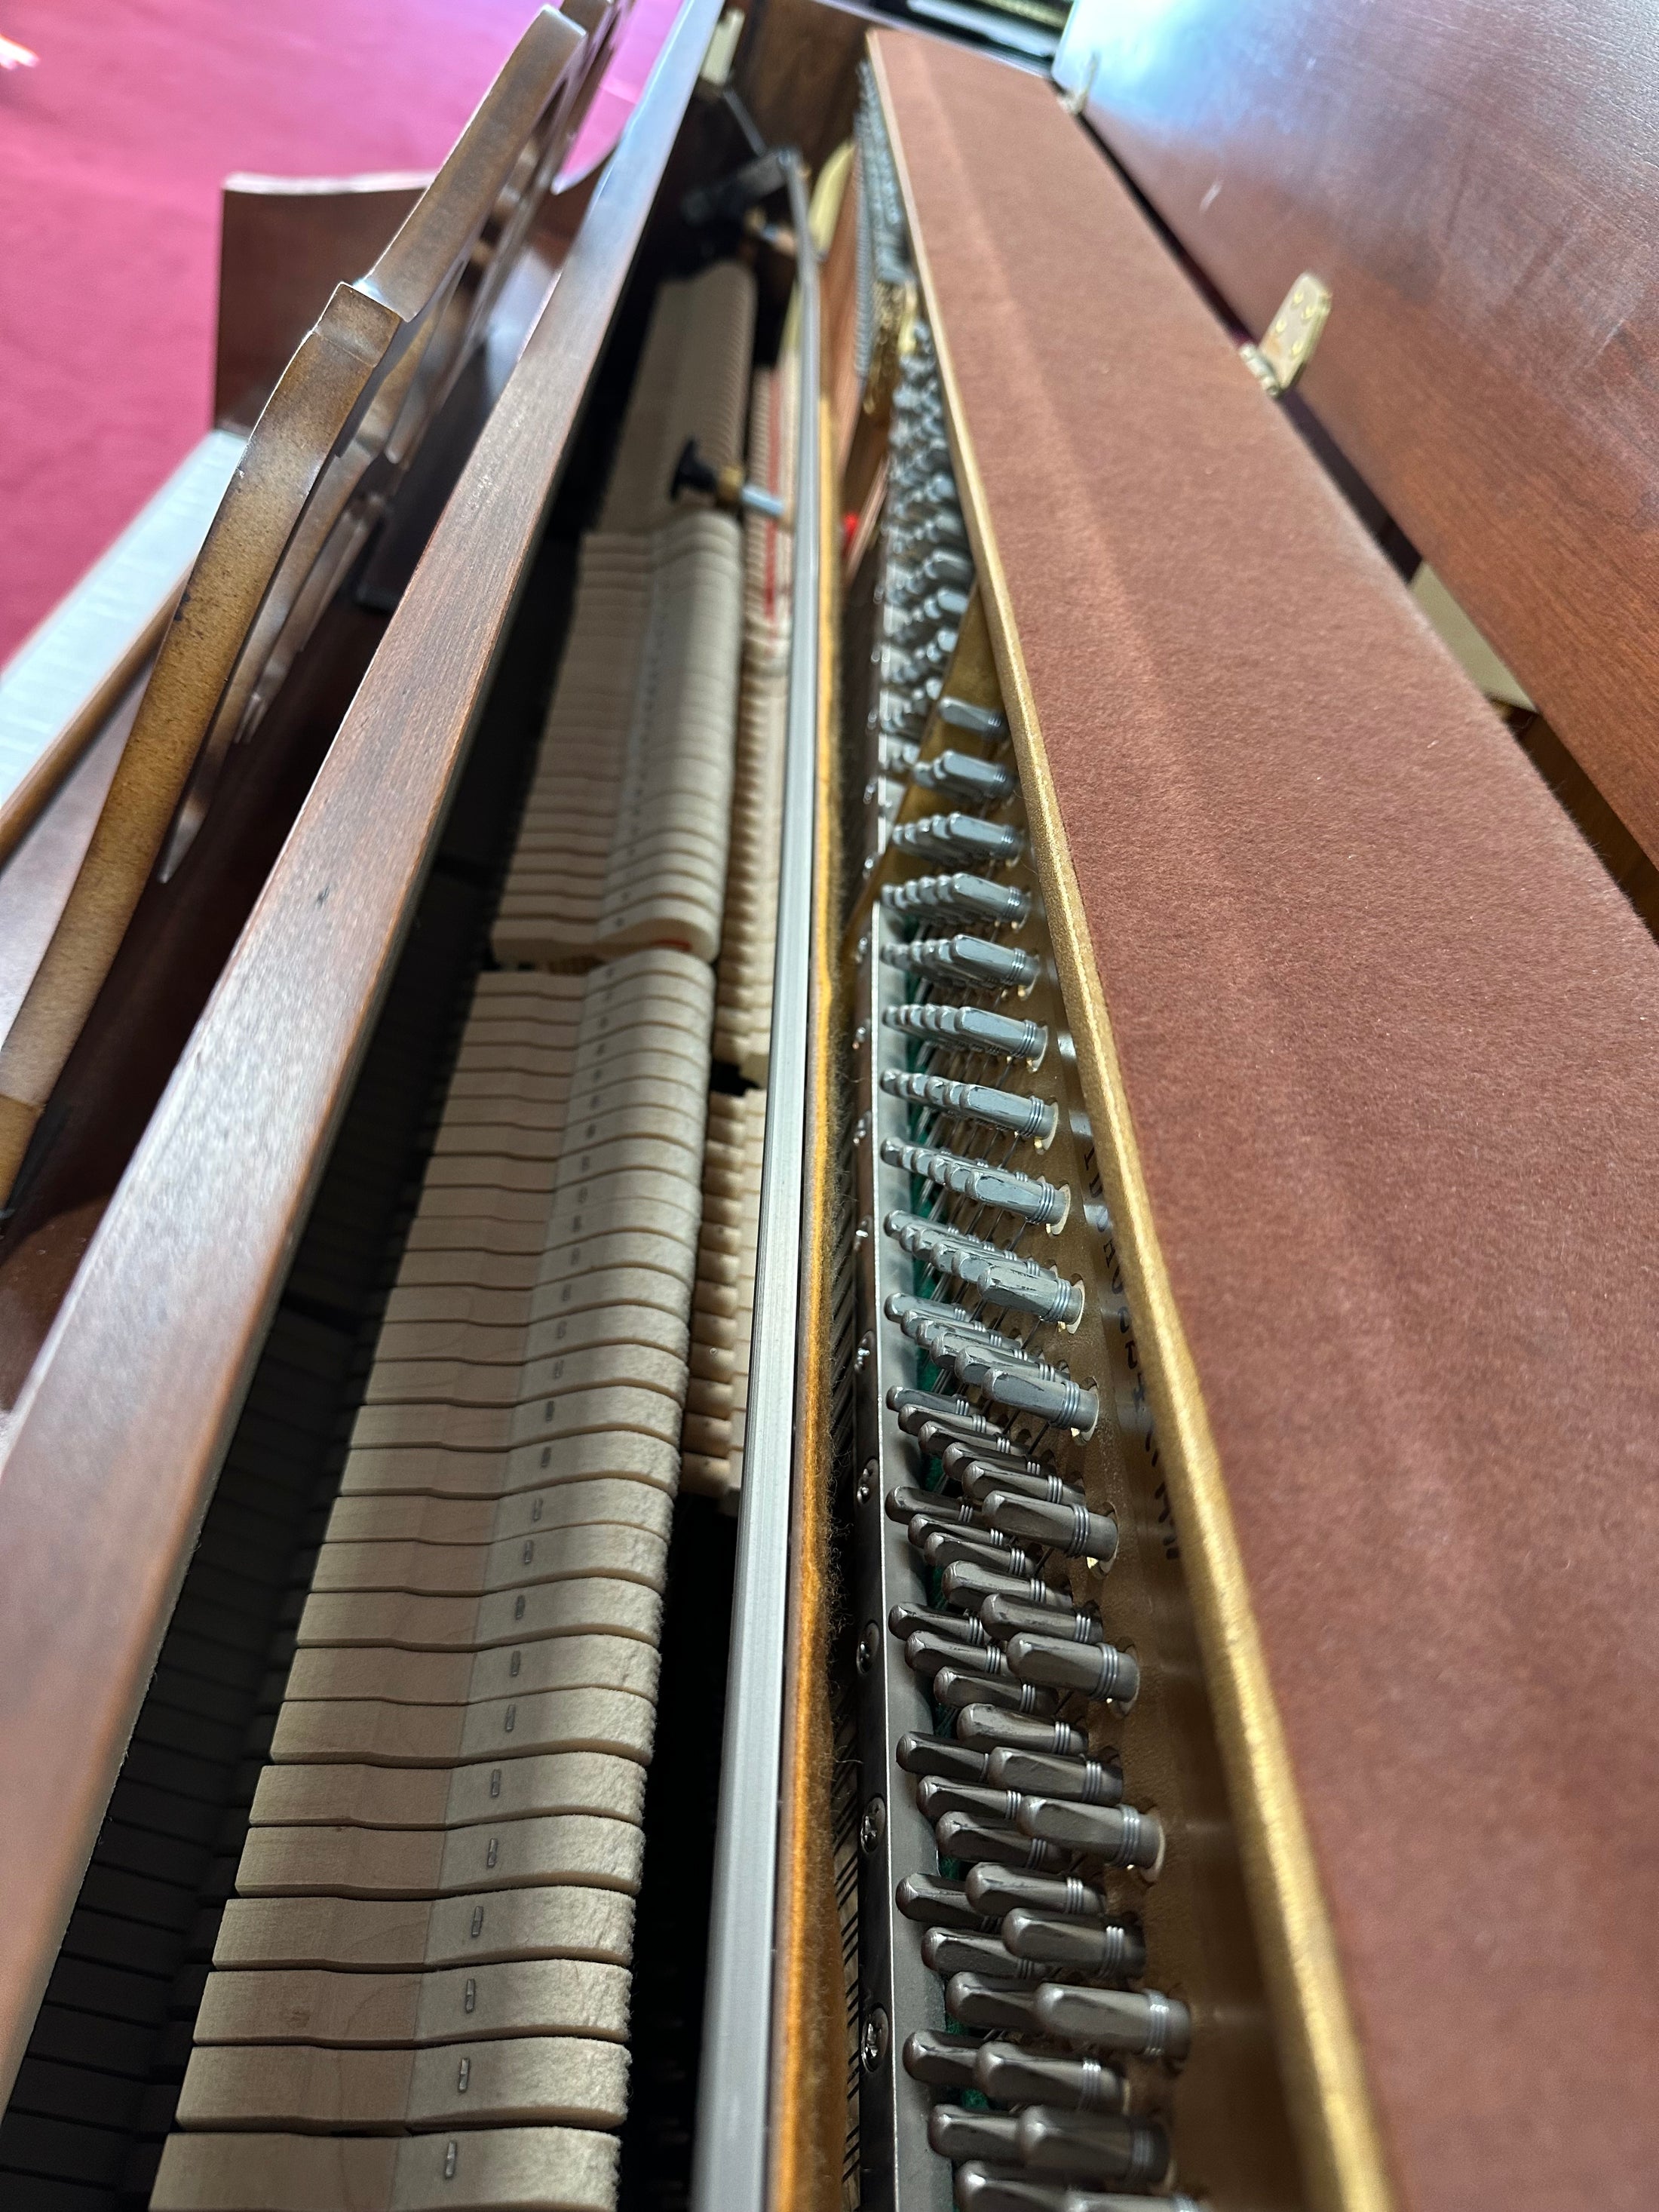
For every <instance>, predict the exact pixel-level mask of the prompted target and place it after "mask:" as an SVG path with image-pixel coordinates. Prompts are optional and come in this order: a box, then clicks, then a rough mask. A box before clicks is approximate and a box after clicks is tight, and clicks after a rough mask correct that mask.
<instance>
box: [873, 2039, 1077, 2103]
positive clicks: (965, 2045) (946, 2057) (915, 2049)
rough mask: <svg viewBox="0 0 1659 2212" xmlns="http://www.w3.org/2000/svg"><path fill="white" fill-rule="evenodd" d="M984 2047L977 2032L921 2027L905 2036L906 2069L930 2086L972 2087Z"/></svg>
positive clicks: (911, 2076) (913, 2076)
mask: <svg viewBox="0 0 1659 2212" xmlns="http://www.w3.org/2000/svg"><path fill="white" fill-rule="evenodd" d="M984 2047H985V2046H984V2045H983V2044H982V2043H981V2041H980V2039H979V2038H978V2036H976V2035H945V2034H944V2033H941V2032H940V2031H939V2029H937V2028H927V2027H922V2028H918V2029H917V2030H916V2032H915V2034H914V2035H908V2036H906V2038H905V2039H904V2070H905V2072H906V2073H907V2074H908V2075H909V2076H910V2078H911V2080H912V2081H925V2082H926V2083H927V2087H929V2088H930V2089H971V2088H973V2087H975V2084H976V2081H977V2076H976V2075H975V2071H974V2069H975V2064H976V2063H977V2061H978V2057H979V2054H980V2052H981V2051H982V2050H983V2049H984ZM1073 2063H1079V2064H1083V2065H1088V2064H1091V2063H1094V2062H1092V2061H1090V2060H1087V2059H1084V2060H1080V2061H1074V2062H1073ZM1100 2070H1101V2071H1102V2072H1104V2070H1105V2069H1103V2068H1102V2069H1100Z"/></svg>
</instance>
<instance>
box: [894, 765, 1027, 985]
mask: <svg viewBox="0 0 1659 2212" xmlns="http://www.w3.org/2000/svg"><path fill="white" fill-rule="evenodd" d="M924 765H926V763H924ZM881 957H882V958H883V959H884V961H885V962H886V963H887V965H888V966H889V967H890V968H896V969H900V970H901V971H902V973H903V974H905V975H926V976H927V977H928V978H929V979H930V981H936V982H944V983H965V984H967V985H969V986H970V987H973V988H974V989H975V990H981V991H1017V992H1020V993H1024V992H1026V991H1029V990H1030V988H1031V987H1032V985H1033V984H1034V983H1036V981H1037V978H1038V977H1039V976H1040V975H1042V962H1041V961H1040V960H1039V959H1038V958H1037V957H1036V953H1034V952H1023V951H1021V950H1020V948H1019V947H1018V945H994V944H993V943H992V941H991V939H989V938H987V937H967V936H963V935H962V934H960V933H958V934H957V935H956V936H954V937H917V938H913V939H911V940H910V942H909V943H908V944H907V945H883V947H882V948H881Z"/></svg>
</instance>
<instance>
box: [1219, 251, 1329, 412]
mask: <svg viewBox="0 0 1659 2212" xmlns="http://www.w3.org/2000/svg"><path fill="white" fill-rule="evenodd" d="M1330 312H1331V295H1330V288H1329V286H1328V285H1326V284H1323V283H1321V282H1320V280H1319V278H1318V277H1317V276H1314V275H1313V273H1312V272H1311V270H1305V269H1304V270H1303V272H1302V274H1301V276H1298V277H1297V280H1296V282H1295V283H1294V284H1292V285H1291V289H1290V290H1289V291H1288V292H1287V293H1286V294H1285V299H1284V303H1283V304H1282V306H1281V307H1280V308H1279V313H1277V314H1276V315H1275V316H1274V317H1273V320H1272V322H1271V323H1269V324H1268V325H1267V332H1266V335H1265V336H1264V337H1263V338H1262V341H1261V344H1260V345H1253V344H1252V343H1250V341H1249V338H1246V339H1245V341H1244V343H1243V345H1242V346H1240V348H1239V349H1238V351H1239V356H1240V358H1241V359H1242V360H1243V363H1244V366H1245V367H1246V368H1248V369H1249V371H1250V374H1252V375H1253V376H1254V377H1255V380H1256V382H1257V383H1258V384H1259V385H1260V386H1261V389H1262V390H1263V391H1264V392H1266V393H1267V397H1268V398H1269V399H1277V398H1279V396H1280V395H1281V393H1284V392H1288V391H1289V390H1290V388H1291V386H1292V385H1293V384H1294V383H1295V382H1296V380H1297V377H1298V376H1300V375H1301V374H1302V372H1303V370H1304V368H1306V367H1307V366H1308V363H1309V362H1310V361H1311V360H1312V359H1313V354H1314V348H1315V347H1316V345H1317V344H1318V343H1319V333H1320V332H1321V331H1322V330H1323V329H1324V327H1325V324H1326V320H1327V318H1328V316H1329V314H1330Z"/></svg>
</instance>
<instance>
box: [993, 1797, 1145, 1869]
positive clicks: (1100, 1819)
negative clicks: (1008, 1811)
mask: <svg viewBox="0 0 1659 2212" xmlns="http://www.w3.org/2000/svg"><path fill="white" fill-rule="evenodd" d="M1014 1820H1015V1823H1016V1825H1017V1826H1018V1829H1019V1832H1020V1833H1021V1835H1023V1836H1030V1838H1031V1839H1032V1841H1033V1842H1034V1843H1043V1844H1056V1845H1058V1846H1059V1847H1060V1849H1061V1850H1067V1851H1077V1852H1079V1853H1081V1854H1082V1856H1083V1857H1085V1858H1091V1859H1099V1860H1100V1861H1101V1862H1102V1863H1103V1865H1106V1866H1111V1867H1125V1868H1127V1867H1139V1868H1141V1869H1144V1870H1145V1871H1146V1872H1148V1873H1155V1872H1156V1871H1157V1869H1158V1863H1159V1861H1160V1860H1161V1859H1162V1858H1163V1857H1164V1824H1163V1822H1162V1821H1161V1820H1159V1819H1158V1815H1157V1814H1156V1813H1137V1812H1136V1811H1135V1809H1134V1808H1133V1806H1130V1805H1084V1804H1080V1803H1079V1802H1078V1800H1077V1799H1076V1798H1073V1797H1022V1798H1021V1799H1020V1801H1019V1808H1018V1811H1017V1812H1016V1814H1015V1815H1014Z"/></svg>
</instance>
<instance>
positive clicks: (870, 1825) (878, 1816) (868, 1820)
mask: <svg viewBox="0 0 1659 2212" xmlns="http://www.w3.org/2000/svg"><path fill="white" fill-rule="evenodd" d="M886 1832H887V1808H886V1805H885V1804H884V1802H883V1801H882V1800H881V1799H880V1798H879V1797H872V1799H871V1800H870V1802H869V1803H868V1804H867V1805H866V1807H865V1808H864V1818H863V1819H862V1820H860V1822H859V1843H860V1845H861V1847H862V1849H863V1850H864V1852H865V1854H866V1857H867V1856H868V1855H869V1853H870V1852H872V1850H874V1849H875V1848H876V1845H877V1844H878V1843H879V1842H880V1841H881V1839H882V1838H883V1837H884V1835H885V1834H886Z"/></svg>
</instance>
